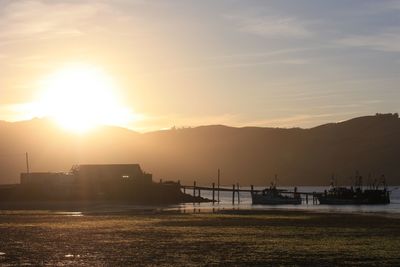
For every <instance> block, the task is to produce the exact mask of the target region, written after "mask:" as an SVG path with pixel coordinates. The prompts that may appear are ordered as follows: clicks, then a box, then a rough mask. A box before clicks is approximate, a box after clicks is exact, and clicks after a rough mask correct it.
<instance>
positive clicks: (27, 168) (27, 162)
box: [25, 152, 29, 174]
mask: <svg viewBox="0 0 400 267" xmlns="http://www.w3.org/2000/svg"><path fill="white" fill-rule="evenodd" d="M25 160H26V173H27V174H29V157H28V152H25Z"/></svg>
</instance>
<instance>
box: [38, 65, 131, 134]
mask: <svg viewBox="0 0 400 267" xmlns="http://www.w3.org/2000/svg"><path fill="white" fill-rule="evenodd" d="M41 87H42V88H43V89H42V93H41V94H40V97H39V101H38V103H37V104H38V105H37V106H38V107H39V108H40V113H41V115H42V116H45V117H50V118H52V119H53V120H55V121H56V122H57V123H58V124H59V125H60V126H62V127H63V128H65V129H68V130H71V131H73V132H77V133H84V132H87V131H88V130H90V129H93V128H94V127H96V126H99V125H123V124H126V123H128V122H129V120H130V119H131V117H132V113H131V111H130V110H129V109H127V108H124V107H123V105H122V104H121V103H120V102H121V101H120V99H119V96H118V94H117V88H116V85H115V83H114V81H113V79H112V78H111V77H110V76H109V75H107V73H105V72H104V71H102V70H101V69H99V68H96V67H94V66H89V65H72V66H67V67H64V68H62V69H60V70H58V71H56V72H54V73H52V74H51V75H49V76H48V77H46V78H45V79H44V80H43V81H42V83H41Z"/></svg>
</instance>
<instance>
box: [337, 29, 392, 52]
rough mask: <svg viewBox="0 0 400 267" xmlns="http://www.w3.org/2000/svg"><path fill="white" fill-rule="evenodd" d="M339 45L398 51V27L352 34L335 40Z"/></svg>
mask: <svg viewBox="0 0 400 267" xmlns="http://www.w3.org/2000/svg"><path fill="white" fill-rule="evenodd" d="M337 43H339V44H340V45H345V46H350V47H364V48H368V49H373V50H378V51H385V52H400V28H393V29H388V30H385V31H382V32H380V33H376V34H370V35H353V36H349V37H346V38H342V39H339V40H338V41H337Z"/></svg>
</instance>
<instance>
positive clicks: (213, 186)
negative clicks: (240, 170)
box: [212, 183, 215, 205]
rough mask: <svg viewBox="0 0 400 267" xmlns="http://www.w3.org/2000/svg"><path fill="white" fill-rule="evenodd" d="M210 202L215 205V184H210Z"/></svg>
mask: <svg viewBox="0 0 400 267" xmlns="http://www.w3.org/2000/svg"><path fill="white" fill-rule="evenodd" d="M212 201H213V205H214V203H215V183H212Z"/></svg>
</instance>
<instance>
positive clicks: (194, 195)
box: [193, 181, 196, 197]
mask: <svg viewBox="0 0 400 267" xmlns="http://www.w3.org/2000/svg"><path fill="white" fill-rule="evenodd" d="M193 197H196V181H194V182H193Z"/></svg>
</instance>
